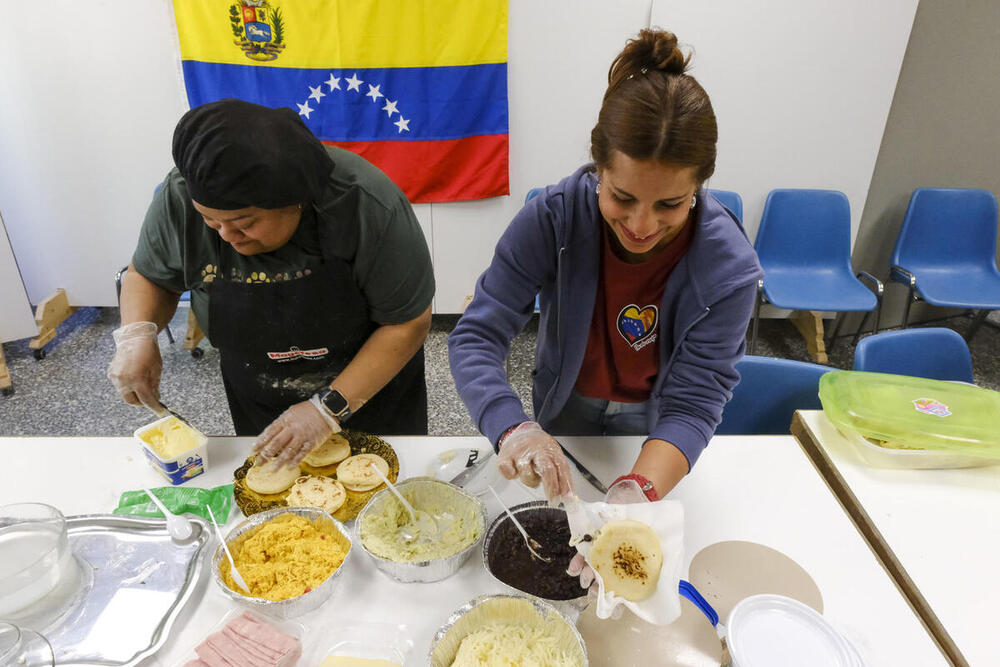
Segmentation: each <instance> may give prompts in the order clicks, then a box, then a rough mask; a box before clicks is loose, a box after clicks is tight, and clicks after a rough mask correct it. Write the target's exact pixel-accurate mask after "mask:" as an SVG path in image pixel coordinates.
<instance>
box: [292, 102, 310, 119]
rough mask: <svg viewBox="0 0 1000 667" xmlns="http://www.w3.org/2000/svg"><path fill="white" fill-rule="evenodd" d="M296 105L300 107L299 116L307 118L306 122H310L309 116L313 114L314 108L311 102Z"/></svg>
mask: <svg viewBox="0 0 1000 667" xmlns="http://www.w3.org/2000/svg"><path fill="white" fill-rule="evenodd" d="M296 105H297V106H298V107H299V115H300V116H305V117H306V120H309V114H311V113H312V112H313V108H312V107H311V106H309V100H306V103H305V104H299V103H298V102H296Z"/></svg>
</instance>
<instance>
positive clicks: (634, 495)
mask: <svg viewBox="0 0 1000 667" xmlns="http://www.w3.org/2000/svg"><path fill="white" fill-rule="evenodd" d="M604 502H606V503H608V504H610V505H630V504H632V503H648V502H649V498H647V497H646V494H645V493H643V492H642V487H641V486H639V483H638V482H636V481H635V480H634V479H622V480H619V481H617V482H615V483H614V484H612V485H611V488H609V489H608V492H607V493H606V494H605V495H604ZM566 574H568V575H569V576H571V577H580V588H585V589H587V591H588V592H589V593H594V594H595V595H596V594H597V585H596V584H595V583H594V570H593V569H591V567H590V566H589V565H587V560H586V559H585V558H584V557H583V554H581V553H579V552H577V554H576V555H575V556H573V559H572V560H570V562H569V567H567V568H566ZM622 609H623V608H622V606H621V605H619V606H617V607H615V611H614V613H613V614H612V615H611V617H612V618H620V617H621V615H622Z"/></svg>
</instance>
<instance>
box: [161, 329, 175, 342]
mask: <svg viewBox="0 0 1000 667" xmlns="http://www.w3.org/2000/svg"><path fill="white" fill-rule="evenodd" d="M163 330H164V331H166V332H167V340H169V341H170V344H171V345H173V344H174V334H173V332H172V331H170V325H169V324H168V325H167V326H165V327H163Z"/></svg>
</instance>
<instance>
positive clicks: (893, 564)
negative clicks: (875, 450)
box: [791, 410, 969, 667]
mask: <svg viewBox="0 0 1000 667" xmlns="http://www.w3.org/2000/svg"><path fill="white" fill-rule="evenodd" d="M791 434H792V437H794V438H795V440H796V442H798V443H799V446H800V447H801V448H802V451H803V452H804V453H805V454H806V456H807V457H808V458H809V461H810V462H811V463H812V464H813V467H814V468H816V472H818V473H819V475H820V477H822V478H823V481H824V482H826V485H827V487H829V489H830V491H831V492H832V493H833V495H834V496H836V498H837V501H838V502H839V503H840V506H841V507H842V508H843V509H844V512H845V513H846V514H847V516H848V517H849V518H850V519H851V522H852V523H853V524H854V527H855V528H857V530H858V532H859V533H861V536H862V537H863V538H864V540H865V542H866V543H867V544H868V548H869V549H871V550H872V553H874V554H875V557H876V558H877V559H878V561H879V563H881V565H882V567H883V569H885V571H886V573H887V574H888V575H889V577H890V578H891V579H892V581H893V583H894V584H895V585H896V588H897V589H898V590H899V592H900V593H901V594H902V595H903V597H904V598H905V599H906V601H907V603H908V604H909V605H910V608H911V609H913V612H914V613H915V614H916V615H917V618H919V619H920V622H921V623H923V625H924V627H925V628H926V629H927V632H928V633H929V634H930V636H931V637H932V638H933V639H934V642H935V643H936V644H937V645H938V648H939V649H940V650H941V653H942V654H943V655H944V657H945V658H946V659H947V660H948V661H949V662H950V663H951V664H952V665H955V667H969V661H968V660H966V659H965V656H963V655H962V652H961V651H960V650H959V648H958V645H957V644H955V640H953V639H952V638H951V635H950V634H948V631H947V630H946V629H945V628H944V625H943V624H942V623H941V620H940V619H939V618H938V617H937V614H935V613H934V610H933V609H931V606H930V604H929V603H928V602H927V599H926V598H924V596H923V594H921V592H920V590H919V589H918V588H917V585H916V584H915V583H914V582H913V579H911V578H910V575H909V573H907V571H906V569H905V568H904V567H903V564H902V563H901V562H900V561H899V559H898V558H897V557H896V554H895V553H894V552H893V551H892V549H891V548H890V547H889V544H888V543H887V542H886V541H885V538H884V537H882V533H881V532H879V530H878V528H876V527H875V523H874V522H873V521H872V519H871V517H870V516H868V513H867V512H866V511H865V509H864V507H863V506H862V505H861V502H860V501H859V500H858V498H857V496H855V495H854V493H853V492H852V491H851V489H850V487H849V486H848V485H847V482H846V481H845V480H844V478H843V476H841V474H840V471H839V470H837V466H836V465H834V463H833V461H831V460H830V457H829V456H828V455H827V453H826V451H824V449H823V447H822V446H820V444H819V441H818V440H817V438H816V436H815V434H814V433H813V432H812V430H811V429H810V428H809V424H808V423H806V421H805V419H803V418H802V415H801V414H800V411H798V410H796V411H795V415H794V416H793V417H792V424H791Z"/></svg>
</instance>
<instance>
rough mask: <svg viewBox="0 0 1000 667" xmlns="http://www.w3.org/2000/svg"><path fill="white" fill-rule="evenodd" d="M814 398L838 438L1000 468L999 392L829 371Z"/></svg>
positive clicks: (910, 379)
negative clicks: (837, 431) (987, 462)
mask: <svg viewBox="0 0 1000 667" xmlns="http://www.w3.org/2000/svg"><path fill="white" fill-rule="evenodd" d="M819 398H820V401H821V402H822V404H823V412H824V413H825V414H826V416H827V418H828V419H829V420H830V421H831V422H832V423H833V424H834V425H836V426H837V427H838V428H839V429H840V430H841V432H842V433H844V434H857V435H860V436H862V437H864V438H868V439H870V440H873V441H877V442H874V443H869V444H872V446H876V447H880V448H882V449H886V450H890V449H891V450H911V451H913V450H930V451H934V452H945V453H947V454H952V455H964V456H969V457H975V458H978V459H983V458H988V459H994V460H996V462H998V463H1000V392H996V391H992V390H990V389H983V388H981V387H975V386H972V385H967V384H963V383H955V382H944V381H941V380H928V379H925V378H917V377H909V376H904V375H891V374H888V373H863V372H860V371H831V372H829V373H826V374H825V375H824V376H823V377H821V378H820V381H819ZM882 460H884V457H883V458H882Z"/></svg>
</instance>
